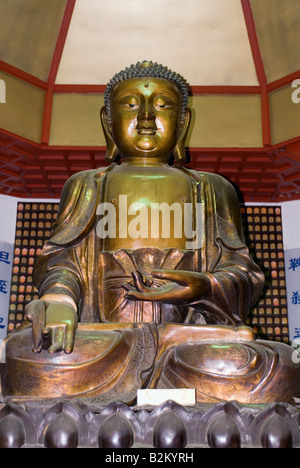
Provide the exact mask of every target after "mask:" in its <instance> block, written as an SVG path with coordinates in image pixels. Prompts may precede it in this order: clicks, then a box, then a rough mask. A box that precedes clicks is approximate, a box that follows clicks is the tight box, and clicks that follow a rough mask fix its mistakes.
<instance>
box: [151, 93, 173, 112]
mask: <svg viewBox="0 0 300 468" xmlns="http://www.w3.org/2000/svg"><path fill="white" fill-rule="evenodd" d="M173 106H174V102H173V101H172V99H170V98H168V97H162V96H158V97H157V98H156V99H155V100H154V107H155V108H156V109H157V110H161V109H169V108H171V107H173Z"/></svg>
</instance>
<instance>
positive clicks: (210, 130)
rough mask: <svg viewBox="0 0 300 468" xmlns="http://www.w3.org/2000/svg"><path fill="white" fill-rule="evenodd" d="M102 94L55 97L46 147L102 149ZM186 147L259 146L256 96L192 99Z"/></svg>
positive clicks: (260, 142)
mask: <svg viewBox="0 0 300 468" xmlns="http://www.w3.org/2000/svg"><path fill="white" fill-rule="evenodd" d="M102 104H103V95H96V94H88V95H87V94H57V95H55V96H54V100H53V111H52V124H51V133H50V145H66V146H67V145H71V146H73V145H79V146H84V145H87V146H93V145H95V146H105V138H104V135H103V132H102V129H101V126H100V120H99V119H100V118H99V111H100V107H101V105H102ZM190 106H191V108H192V123H191V126H190V129H189V133H188V137H187V146H189V147H199V146H200V147H227V148H230V147H242V148H243V147H261V146H262V128H261V108H260V97H259V96H194V97H193V98H191V99H190Z"/></svg>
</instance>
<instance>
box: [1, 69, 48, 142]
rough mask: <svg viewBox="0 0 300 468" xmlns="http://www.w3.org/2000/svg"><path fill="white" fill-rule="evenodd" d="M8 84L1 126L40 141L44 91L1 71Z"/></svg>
mask: <svg viewBox="0 0 300 468" xmlns="http://www.w3.org/2000/svg"><path fill="white" fill-rule="evenodd" d="M0 79H2V80H4V82H5V84H6V103H5V104H0V127H1V128H4V129H5V130H8V131H10V132H13V133H16V134H17V135H21V136H23V137H25V138H28V139H29V140H33V141H35V142H40V139H41V130H42V121H43V108H44V91H42V90H40V89H37V88H34V87H33V86H31V85H29V84H26V83H24V82H23V81H21V80H18V79H16V78H13V77H11V76H9V75H7V74H5V73H2V72H0Z"/></svg>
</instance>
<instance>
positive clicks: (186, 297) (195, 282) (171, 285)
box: [123, 270, 211, 305]
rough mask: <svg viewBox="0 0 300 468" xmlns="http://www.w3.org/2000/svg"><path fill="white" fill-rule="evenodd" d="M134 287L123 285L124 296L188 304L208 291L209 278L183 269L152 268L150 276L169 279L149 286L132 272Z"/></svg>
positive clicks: (140, 299)
mask: <svg viewBox="0 0 300 468" xmlns="http://www.w3.org/2000/svg"><path fill="white" fill-rule="evenodd" d="M132 276H133V279H134V287H133V286H132V285H130V284H129V283H126V284H124V285H123V287H124V289H125V290H126V291H127V292H126V294H125V297H126V298H127V299H131V300H138V301H153V302H154V301H155V302H162V303H165V304H174V305H188V304H193V303H195V302H196V301H197V300H199V299H201V298H202V297H203V295H204V294H207V293H208V292H209V291H210V288H211V284H210V280H209V278H208V277H207V276H206V275H204V274H203V273H198V272H194V271H183V270H154V271H153V272H152V276H153V277H154V278H159V279H163V280H167V281H169V282H168V283H166V284H164V285H163V286H159V287H149V286H146V285H145V284H144V282H143V279H142V276H141V274H140V273H139V272H134V273H133V274H132Z"/></svg>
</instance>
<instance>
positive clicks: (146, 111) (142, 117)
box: [136, 105, 157, 134]
mask: <svg viewBox="0 0 300 468" xmlns="http://www.w3.org/2000/svg"><path fill="white" fill-rule="evenodd" d="M136 129H137V131H138V133H146V134H155V132H156V131H157V127H156V123H155V114H154V112H152V110H151V109H150V106H149V105H145V106H143V107H142V108H141V109H140V110H139V113H138V115H137V126H136Z"/></svg>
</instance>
